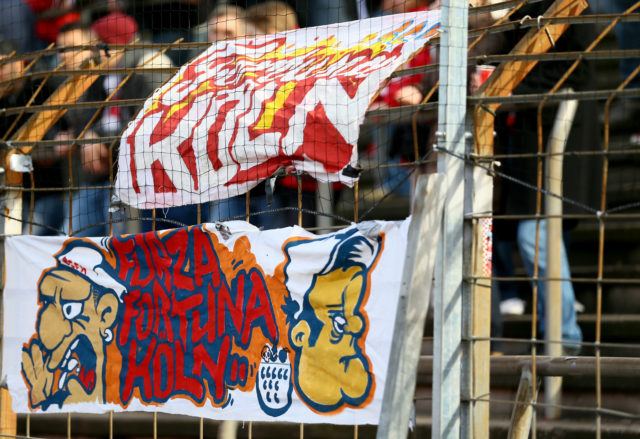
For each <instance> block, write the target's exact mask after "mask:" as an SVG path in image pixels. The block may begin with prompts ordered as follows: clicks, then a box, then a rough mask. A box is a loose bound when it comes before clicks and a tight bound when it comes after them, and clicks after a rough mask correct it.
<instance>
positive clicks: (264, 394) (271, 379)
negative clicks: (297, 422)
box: [256, 345, 292, 416]
mask: <svg viewBox="0 0 640 439" xmlns="http://www.w3.org/2000/svg"><path fill="white" fill-rule="evenodd" d="M288 353H289V350H288V349H287V348H278V347H277V346H274V347H271V346H270V345H266V346H265V347H264V348H263V349H262V360H261V361H260V366H259V367H258V377H257V383H256V386H257V392H258V402H259V403H260V407H261V408H262V410H263V411H264V412H265V413H266V414H268V415H270V416H280V415H282V414H284V413H285V412H286V411H287V410H288V409H289V407H290V406H291V391H292V386H291V362H290V361H289V355H288Z"/></svg>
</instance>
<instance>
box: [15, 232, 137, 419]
mask: <svg viewBox="0 0 640 439" xmlns="http://www.w3.org/2000/svg"><path fill="white" fill-rule="evenodd" d="M105 254H106V250H105V249H104V248H101V247H100V246H98V245H96V244H95V243H93V242H91V241H88V240H69V241H67V242H66V243H65V246H64V247H63V249H62V250H61V251H60V252H59V253H58V254H57V255H56V261H57V264H56V266H55V267H53V268H50V269H48V270H46V271H44V272H43V273H42V276H41V277H40V281H39V283H38V302H39V303H40V309H39V312H38V316H37V320H36V334H34V336H33V337H32V338H31V340H30V342H29V343H28V344H25V346H24V348H23V351H22V373H23V376H24V379H25V381H26V383H27V386H28V387H29V398H30V404H31V408H33V409H35V408H40V409H42V410H46V409H47V408H48V407H49V406H51V405H54V404H55V405H58V406H59V407H62V405H63V404H70V403H79V402H104V400H105V382H104V375H105V363H106V346H107V345H108V344H109V343H111V341H112V340H113V337H114V336H113V326H114V324H115V321H116V317H117V315H118V307H119V303H120V301H121V299H122V295H123V294H125V292H126V291H125V288H124V287H123V286H122V284H120V282H118V280H116V279H115V277H114V276H112V275H111V274H109V272H111V267H110V266H109V265H108V264H107V263H106V261H105Z"/></svg>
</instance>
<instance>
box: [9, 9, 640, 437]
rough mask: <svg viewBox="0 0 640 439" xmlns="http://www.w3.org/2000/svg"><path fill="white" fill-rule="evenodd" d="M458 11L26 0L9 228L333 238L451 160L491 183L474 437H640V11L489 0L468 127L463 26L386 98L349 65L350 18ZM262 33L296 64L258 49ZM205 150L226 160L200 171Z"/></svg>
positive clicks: (361, 31)
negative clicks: (457, 68) (458, 80)
mask: <svg viewBox="0 0 640 439" xmlns="http://www.w3.org/2000/svg"><path fill="white" fill-rule="evenodd" d="M444 3H445V6H447V5H449V4H450V2H444ZM441 7H442V5H441V4H440V2H439V1H428V0H382V1H375V0H368V1H360V0H357V1H356V0H354V1H334V0H290V1H288V2H285V1H257V0H256V1H252V0H246V1H237V2H232V3H225V2H220V1H207V0H200V1H198V0H191V1H187V0H183V1H152V0H149V1H144V0H138V1H134V0H131V1H123V0H114V1H108V2H89V1H81V0H76V1H68V0H67V1H54V0H51V1H35V0H32V1H17V0H15V1H4V2H1V3H0V22H1V23H2V24H1V25H0V35H1V37H2V39H1V42H0V68H1V76H0V99H1V101H2V103H1V104H0V124H1V128H0V135H1V136H2V142H1V146H2V151H3V157H4V158H5V160H4V161H3V165H2V167H3V169H4V173H3V178H4V184H3V187H2V189H3V207H4V209H3V211H2V215H3V218H4V232H3V233H4V234H5V235H9V234H21V233H22V234H30V235H70V236H78V237H81V236H108V235H115V234H123V233H138V232H146V231H151V230H160V229H164V228H174V227H180V226H185V225H192V224H199V223H203V222H218V221H227V220H246V221H249V222H250V223H252V224H254V225H256V226H258V227H261V228H264V229H271V228H280V227H286V226H290V225H300V226H303V227H304V228H306V229H308V230H311V231H315V232H318V233H323V232H327V231H331V230H334V229H339V228H342V227H344V226H346V225H348V224H350V223H352V222H360V221H364V220H369V219H387V220H398V219H403V218H406V217H407V216H408V215H409V214H410V213H411V203H412V194H413V189H414V187H415V184H416V179H417V176H418V175H421V174H432V173H436V172H446V171H447V169H448V168H447V167H446V166H447V164H446V162H447V160H451V161H453V162H454V163H458V164H463V165H464V167H465V169H466V170H467V171H468V172H467V173H466V174H465V175H466V176H467V177H468V178H467V179H466V180H467V181H466V183H465V181H464V179H461V181H460V182H459V184H460V185H466V187H467V188H469V187H471V188H472V190H473V197H472V198H471V199H468V200H467V202H466V204H465V211H464V221H465V224H466V226H467V228H466V229H465V234H468V233H469V232H470V231H471V230H472V231H473V232H471V233H472V234H473V236H474V237H473V238H469V239H465V241H464V243H465V245H464V247H463V249H462V251H463V253H464V261H465V265H464V271H463V281H464V285H465V286H464V290H463V291H464V294H465V297H466V299H465V300H467V303H469V304H470V308H469V309H466V310H465V311H463V319H464V322H463V325H462V346H463V347H462V349H463V350H462V352H463V353H462V355H463V357H464V358H466V359H467V360H468V361H465V360H464V359H463V364H462V367H463V368H466V369H465V370H464V371H463V379H467V378H465V377H469V376H471V377H472V378H470V379H472V380H478V381H474V382H473V385H472V386H471V387H472V390H471V391H468V392H466V391H463V392H462V396H461V399H460V401H456V402H457V403H459V405H460V406H461V407H462V408H463V410H464V408H465V407H471V410H474V416H473V417H472V419H470V420H469V419H466V418H464V417H463V419H462V422H463V423H465V422H467V423H468V424H467V425H466V426H464V425H463V428H467V429H468V430H467V431H472V432H473V434H472V435H473V436H474V437H483V433H482V432H485V433H487V434H489V432H490V434H491V437H507V436H508V435H510V436H509V437H526V436H527V432H528V431H532V436H533V437H538V436H540V437H552V436H553V435H554V434H556V432H561V433H558V434H564V435H565V436H567V437H573V436H572V435H575V437H578V435H583V436H589V437H591V436H596V437H603V436H604V437H609V436H613V435H614V434H618V435H627V436H626V437H635V436H637V435H638V433H640V423H639V418H640V412H638V401H639V400H640V389H638V388H636V387H637V384H635V383H636V382H638V380H637V378H638V374H639V372H638V371H640V367H638V366H640V360H639V359H638V357H639V355H640V340H639V339H638V336H637V334H638V331H637V329H638V325H639V324H640V317H639V314H638V313H639V312H640V305H638V304H640V296H638V285H639V284H640V280H638V278H637V274H636V273H637V271H638V270H637V267H638V263H639V261H638V255H639V252H638V248H639V246H638V243H639V242H640V240H638V236H639V235H640V230H639V229H638V218H639V217H640V197H639V196H638V194H639V193H640V192H639V190H638V189H639V187H640V177H639V175H640V174H639V173H638V157H639V153H640V123H639V122H638V121H639V120H640V88H639V85H640V66H639V59H640V35H639V34H640V23H639V21H640V2H636V1H633V0H615V1H608V0H607V1H604V0H591V1H589V2H587V1H584V0H556V1H551V0H509V1H491V0H478V1H472V2H471V5H470V6H469V10H468V14H469V20H468V33H469V39H468V50H467V53H468V57H467V60H466V62H467V74H466V78H465V79H464V81H463V82H466V94H465V95H464V96H466V102H467V109H466V117H467V121H466V125H465V124H462V123H460V124H458V125H456V126H449V125H446V124H445V122H446V121H440V123H439V120H438V109H439V105H443V103H445V102H446V99H447V97H446V96H445V95H444V93H443V92H442V89H443V87H441V84H443V83H445V82H447V81H450V80H451V78H440V77H439V73H440V72H442V71H443V69H442V65H441V62H440V61H441V60H443V63H447V65H450V64H451V65H453V64H455V63H456V62H457V61H459V60H455V59H449V58H448V57H444V55H443V54H444V53H445V51H446V49H447V47H441V39H440V36H439V35H434V37H433V38H432V39H430V40H429V41H428V43H427V44H426V45H425V46H424V47H423V48H422V49H421V50H418V51H416V52H415V53H412V54H411V56H410V57H407V61H406V62H404V63H403V64H402V66H401V67H400V68H399V69H392V70H394V71H393V73H391V74H390V76H389V77H388V78H382V79H384V81H381V84H380V86H379V87H378V86H376V87H374V89H373V90H371V93H365V94H362V95H358V94H357V93H356V92H355V90H357V89H358V84H359V83H360V82H358V81H364V80H365V79H366V78H368V77H369V76H367V75H363V77H355V78H347V79H346V80H344V81H343V82H339V80H338V79H336V77H337V76H336V77H333V76H332V77H330V78H329V76H330V75H328V74H326V75H325V73H326V72H327V71H331V69H332V68H334V67H333V66H334V65H337V64H336V63H338V61H340V60H342V59H347V58H348V56H349V55H350V54H352V52H349V49H348V48H345V47H340V46H339V45H338V46H336V45H335V44H333V42H331V41H328V40H323V39H322V37H323V36H325V35H326V29H328V27H327V26H331V25H335V24H336V23H337V25H336V28H337V29H340V28H343V29H347V28H348V29H350V31H351V32H353V34H354V35H356V36H358V37H362V36H363V35H366V34H368V33H370V29H369V28H367V26H366V25H365V24H364V23H368V22H366V21H365V20H366V19H368V18H371V17H386V16H389V15H392V14H399V13H404V12H416V11H427V10H438V9H440V8H441ZM459 24H460V25H461V26H462V27H463V28H464V27H466V26H465V23H459ZM295 30H306V32H307V33H306V34H305V35H307V36H308V37H307V38H310V40H313V38H316V39H315V40H313V41H314V43H313V44H311V45H308V46H309V48H308V49H305V50H309V52H308V53H307V52H305V53H306V54H307V55H308V56H307V58H304V57H302V56H299V55H300V54H299V53H296V56H298V58H296V59H294V58H290V59H288V60H287V59H286V58H287V56H286V55H287V52H286V47H288V46H287V45H288V44H294V43H295V42H294V41H291V40H287V39H286V36H287V35H294V34H292V33H287V32H289V31H295ZM441 30H442V29H441ZM296 35H297V34H296ZM279 39H281V41H282V42H286V44H285V45H283V46H278V44H280V43H279V41H280V40H279ZM261 44H262V45H267V44H275V46H274V49H273V50H272V52H273V53H278V54H279V56H280V58H278V56H276V55H273V58H269V57H266V56H263V55H260V56H258V55H257V54H259V53H260V54H262V52H259V49H258V47H259V46H260V45H261ZM282 44H284V43H282ZM323 44H324V45H323ZM345 44H346V42H345ZM278 47H280V49H277V50H276V48H278ZM301 50H302V49H301ZM191 60H196V62H195V65H198V60H200V62H199V64H200V65H206V66H207V69H208V71H207V73H206V74H205V76H202V75H203V72H204V71H203V70H198V67H195V68H190V67H189V65H192V66H193V65H194V64H189V62H190V61H191ZM287 61H290V64H286V62H287ZM379 62H382V61H381V60H380V61H379ZM239 65H241V66H242V68H243V69H244V70H234V69H238V66H239ZM285 69H290V70H285ZM336 69H337V67H336ZM230 72H232V73H233V72H235V73H234V75H236V73H237V72H240V73H239V74H237V75H236V76H234V75H230ZM333 73H335V72H333ZM338 73H339V72H338ZM176 74H178V75H180V76H177V77H176V76H174V75H176ZM322 75H325V76H322ZM176 78H177V79H176ZM202 79H205V80H202ZM233 81H235V82H233ZM332 81H333V82H332ZM371 81H373V80H371ZM373 83H375V81H374V82H373ZM369 85H370V86H371V87H373V85H371V84H369ZM464 88H465V87H464V85H462V89H463V92H464V91H465V90H464ZM352 91H353V92H352ZM331 96H333V97H331ZM336 96H339V98H336ZM150 97H152V98H153V99H149V98H150ZM311 97H313V99H311ZM317 102H321V103H322V106H321V107H319V106H318V105H319V104H317ZM358 107H360V108H362V109H363V110H364V111H366V113H365V112H364V111H362V112H360V111H359V110H358ZM440 114H441V115H442V114H443V113H440ZM147 116H148V117H147ZM145 117H146V119H144V118H145ZM441 117H442V116H441ZM143 119H144V120H143ZM454 131H459V132H466V133H467V134H468V135H467V136H466V137H465V138H466V139H467V143H468V147H467V151H466V152H465V153H459V152H456V151H453V150H448V149H447V148H446V147H443V146H442V145H443V143H442V142H441V140H442V139H443V138H444V137H446V136H447V135H451V134H452V133H453V132H454ZM136 142H138V143H136ZM134 144H135V145H134ZM436 145H439V146H436ZM152 146H153V148H152ZM136 148H140V149H139V152H136V151H138V150H137V149H136ZM145 148H146V149H145ZM152 150H153V151H152ZM203 163H206V167H208V168H211V169H213V170H214V171H215V173H213V172H212V173H201V172H199V170H200V169H202V167H203V166H204V165H203ZM474 175H475V177H474ZM478 176H480V177H478ZM474 178H475V183H473V181H474ZM135 185H139V186H140V187H141V188H142V189H140V190H138V191H136V190H134V189H133V188H134V187H135ZM145 187H150V188H152V189H151V192H148V191H146V192H145ZM127 191H128V192H127ZM143 197H144V198H143ZM479 200H480V201H479ZM180 204H185V205H180ZM467 244H468V245H467ZM487 255H491V256H490V257H487ZM489 299H490V300H489ZM485 311H486V312H485ZM427 322H428V323H427V326H426V328H425V337H424V339H423V347H422V352H421V353H422V356H421V362H420V368H419V375H418V382H417V386H416V389H415V399H414V403H415V425H416V426H417V432H418V434H422V435H424V434H425V431H429V430H430V429H431V415H432V405H433V404H432V386H433V382H432V361H433V341H434V337H433V333H434V330H433V319H432V318H429V319H428V320H427ZM489 353H491V354H494V355H493V356H491V358H489ZM482 364H485V365H486V366H487V368H486V371H484V372H482V371H478V370H477V369H476V368H477V367H479V366H478V365H482ZM541 377H543V378H544V384H540V381H541ZM561 377H562V378H561ZM519 385H520V386H519ZM479 389H486V390H487V391H484V390H483V391H480V390H479ZM412 391H413V389H407V392H412ZM2 409H3V414H2V416H3V422H5V421H6V422H9V427H8V428H9V429H8V430H7V431H6V433H7V434H9V435H18V436H31V435H34V436H38V437H44V436H53V435H57V436H60V435H62V434H67V436H68V437H71V436H80V435H81V436H107V435H109V437H113V435H114V434H115V435H117V436H123V437H132V436H150V435H152V434H153V436H154V437H158V436H163V437H187V436H189V437H197V436H200V437H204V436H209V437H213V436H216V437H235V436H238V437H253V436H254V435H255V436H256V437H283V436H287V437H289V436H291V437H298V436H299V437H303V436H304V435H307V436H312V437H326V436H327V435H331V436H332V437H333V436H335V437H358V436H367V437H369V436H374V435H375V433H376V428H375V427H371V426H367V427H337V426H330V427H329V426H320V427H319V426H311V425H307V426H304V425H289V424H282V423H280V424H279V423H270V424H262V423H261V424H259V425H257V424H256V425H254V424H251V423H247V424H246V425H243V424H237V423H228V422H225V423H215V422H213V421H210V420H202V419H193V418H188V417H176V416H170V415H164V414H160V415H155V414H154V415H150V414H137V413H133V414H110V415H109V416H108V418H107V417H106V416H95V415H79V414H73V415H68V416H67V415H41V414H38V415H30V416H29V415H19V416H18V417H17V421H18V422H17V427H16V428H13V427H11V422H10V420H11V415H10V414H9V412H6V411H5V409H6V404H3V407H2ZM483 410H484V411H483ZM465 419H466V420H465ZM483 419H485V420H486V423H487V425H486V428H487V429H486V430H483V428H484V427H481V426H479V423H481V422H482V420H483ZM7 420H9V421H7ZM106 426H108V430H107V428H106ZM414 431H416V430H414ZM523 432H524V433H523ZM414 434H415V433H414ZM518 435H519V436H518ZM523 435H524V436H523ZM580 437H582V436H580Z"/></svg>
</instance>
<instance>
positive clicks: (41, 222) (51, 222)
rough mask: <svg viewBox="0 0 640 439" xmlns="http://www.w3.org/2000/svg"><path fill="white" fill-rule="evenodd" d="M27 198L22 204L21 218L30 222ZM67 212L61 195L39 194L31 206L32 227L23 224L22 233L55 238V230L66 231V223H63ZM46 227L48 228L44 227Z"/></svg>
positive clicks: (56, 193) (66, 204)
mask: <svg viewBox="0 0 640 439" xmlns="http://www.w3.org/2000/svg"><path fill="white" fill-rule="evenodd" d="M29 204H30V203H29V199H28V197H27V198H26V199H25V200H24V201H23V204H22V218H23V219H24V220H25V221H30V214H29V208H30V205H29ZM68 210H69V204H68V203H67V202H66V201H65V200H64V197H63V196H62V194H61V193H58V192H51V193H45V194H40V195H39V196H38V197H36V199H35V201H34V204H33V223H34V224H33V225H31V224H29V223H27V222H25V223H24V225H23V227H22V233H23V234H25V235H28V234H32V235H38V236H55V235H58V233H57V230H60V231H62V230H63V229H66V227H67V224H68V223H63V221H64V219H65V217H66V216H67V213H68ZM45 226H48V227H45ZM49 227H51V228H49Z"/></svg>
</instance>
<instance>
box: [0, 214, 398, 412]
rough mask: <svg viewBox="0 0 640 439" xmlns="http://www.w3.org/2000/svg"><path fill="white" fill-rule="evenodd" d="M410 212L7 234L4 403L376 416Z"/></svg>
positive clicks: (59, 408)
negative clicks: (7, 398)
mask: <svg viewBox="0 0 640 439" xmlns="http://www.w3.org/2000/svg"><path fill="white" fill-rule="evenodd" d="M408 221H409V220H406V221H404V222H402V223H392V222H368V223H362V224H359V225H357V226H355V225H354V226H352V227H349V228H347V229H345V230H343V231H340V232H336V233H332V234H329V235H322V236H316V235H313V234H311V233H309V232H306V231H304V230H303V229H301V228H298V227H292V228H286V229H279V230H269V231H258V230H257V229H255V228H254V227H252V226H250V225H248V224H246V223H243V222H230V223H226V225H225V226H222V227H221V226H220V225H214V224H205V225H202V226H193V227H189V228H181V229H173V230H169V231H162V232H150V233H146V234H137V235H123V236H118V237H112V238H102V239H97V238H96V239H89V238H66V239H65V238H62V237H34V236H18V237H7V238H6V241H5V256H6V257H5V264H6V267H5V273H6V284H5V291H4V295H3V297H4V331H3V334H4V338H3V351H2V359H3V363H2V370H3V373H4V374H5V378H6V380H7V384H8V387H9V390H10V392H11V396H12V399H13V409H14V411H16V412H19V413H24V412H47V413H50V412H53V413H55V412H67V411H72V412H88V413H103V412H107V411H109V410H114V411H124V410H134V411H139V410H143V411H163V412H168V413H175V414H184V415H192V416H202V417H207V418H213V419H236V420H246V421H251V420H253V421H266V420H279V421H291V422H305V423H316V422H325V423H335V424H376V423H378V419H379V416H380V407H381V400H382V395H383V392H384V385H385V376H386V371H387V367H388V363H389V352H390V348H391V343H392V342H393V340H392V334H393V328H394V318H395V317H394V316H395V314H396V307H397V302H398V294H399V288H400V274H401V273H402V268H403V267H402V264H403V261H404V256H405V247H406V240H407V229H408Z"/></svg>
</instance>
